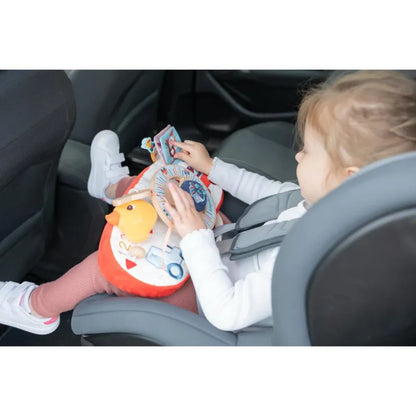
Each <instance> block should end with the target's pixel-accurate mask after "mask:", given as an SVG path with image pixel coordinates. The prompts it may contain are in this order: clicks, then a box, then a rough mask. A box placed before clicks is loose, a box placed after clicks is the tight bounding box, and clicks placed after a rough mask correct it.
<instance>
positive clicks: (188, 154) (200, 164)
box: [170, 140, 213, 175]
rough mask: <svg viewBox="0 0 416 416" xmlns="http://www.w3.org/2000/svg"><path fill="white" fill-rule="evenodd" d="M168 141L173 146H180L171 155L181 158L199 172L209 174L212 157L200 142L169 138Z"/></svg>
mask: <svg viewBox="0 0 416 416" xmlns="http://www.w3.org/2000/svg"><path fill="white" fill-rule="evenodd" d="M170 143H171V144H172V145H174V146H175V147H180V148H181V151H180V152H177V153H175V155H174V156H173V157H174V158H175V159H181V160H183V161H184V162H186V163H187V164H188V165H189V166H192V167H193V168H194V169H196V170H198V171H199V172H202V173H205V175H209V172H210V171H211V168H212V163H213V159H212V158H211V157H210V155H209V153H208V150H207V149H206V148H205V146H204V145H203V144H202V143H198V142H194V141H192V140H185V141H184V142H175V141H174V140H171V141H170Z"/></svg>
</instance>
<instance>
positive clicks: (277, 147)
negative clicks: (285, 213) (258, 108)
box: [215, 121, 296, 182]
mask: <svg viewBox="0 0 416 416" xmlns="http://www.w3.org/2000/svg"><path fill="white" fill-rule="evenodd" d="M294 138H295V126H294V125H293V124H291V123H286V122H283V121H270V122H267V123H260V124H256V125H253V126H250V127H246V128H244V129H241V130H238V131H236V132H235V133H233V134H231V135H230V136H229V137H227V138H226V139H225V140H224V142H223V143H222V144H221V146H220V148H219V149H218V151H217V152H216V154H215V155H216V156H218V157H219V158H220V159H222V160H224V162H229V163H234V164H235V165H237V166H239V167H242V168H245V169H247V170H250V171H252V172H257V173H259V174H261V175H263V176H266V177H268V178H271V179H278V180H280V181H292V182H296V161H295V151H294V147H293V141H294Z"/></svg>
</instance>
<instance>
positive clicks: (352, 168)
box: [346, 166, 360, 176]
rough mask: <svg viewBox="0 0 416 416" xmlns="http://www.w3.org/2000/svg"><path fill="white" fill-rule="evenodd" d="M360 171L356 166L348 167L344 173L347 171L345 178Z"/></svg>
mask: <svg viewBox="0 0 416 416" xmlns="http://www.w3.org/2000/svg"><path fill="white" fill-rule="evenodd" d="M359 170H360V168H359V167H358V166H348V167H347V169H346V171H347V176H351V175H353V174H354V173H357V172H358V171H359Z"/></svg>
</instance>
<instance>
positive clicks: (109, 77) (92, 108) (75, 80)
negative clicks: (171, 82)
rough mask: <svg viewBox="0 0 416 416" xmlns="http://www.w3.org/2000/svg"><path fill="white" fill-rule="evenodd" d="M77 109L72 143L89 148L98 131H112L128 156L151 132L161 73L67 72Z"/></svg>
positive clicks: (156, 71) (124, 71)
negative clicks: (78, 143)
mask: <svg viewBox="0 0 416 416" xmlns="http://www.w3.org/2000/svg"><path fill="white" fill-rule="evenodd" d="M67 73H68V77H69V79H70V80H71V83H72V87H73V90H74V95H75V102H76V106H77V119H76V121H75V125H74V129H73V131H72V134H71V140H76V141H78V142H81V143H85V144H88V145H90V144H91V142H92V139H93V138H94V136H95V135H96V134H97V133H98V132H99V131H101V130H108V129H109V130H113V131H115V132H116V133H117V134H118V136H119V139H120V150H121V152H123V153H124V154H126V155H127V154H128V153H129V152H130V150H131V149H133V147H135V146H137V145H138V139H140V138H142V137H146V136H148V135H150V134H151V133H152V129H153V128H154V125H155V122H156V115H157V107H158V104H159V100H158V98H159V94H160V91H161V88H162V81H163V76H164V71H158V70H152V71H144V70H140V71H138V70H134V71H132V70H73V71H67Z"/></svg>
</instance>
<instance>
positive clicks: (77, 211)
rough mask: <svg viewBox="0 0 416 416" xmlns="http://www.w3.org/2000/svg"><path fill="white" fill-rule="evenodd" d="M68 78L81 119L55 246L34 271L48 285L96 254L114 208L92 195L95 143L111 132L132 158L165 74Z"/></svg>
mask: <svg viewBox="0 0 416 416" xmlns="http://www.w3.org/2000/svg"><path fill="white" fill-rule="evenodd" d="M67 74H68V77H69V79H70V80H71V84H72V88H73V90H74V95H75V103H76V110H77V116H76V121H75V125H74V128H73V131H72V134H71V136H70V139H69V140H68V141H67V143H66V145H65V147H64V149H63V152H62V157H61V160H60V162H59V168H58V192H57V216H58V227H57V232H56V233H55V236H54V244H53V247H52V248H51V250H49V251H48V253H47V254H46V256H45V257H44V258H43V259H42V262H41V263H40V264H39V265H38V267H37V269H36V271H35V273H36V274H37V275H39V276H42V278H43V279H46V280H54V279H56V278H57V277H59V276H60V275H62V274H63V273H65V272H66V271H67V270H68V269H69V268H71V267H72V266H74V265H75V264H77V263H79V262H80V261H82V260H83V259H84V258H85V257H86V256H88V255H89V254H90V253H92V252H93V251H95V250H97V248H98V242H99V239H100V235H101V231H102V229H103V227H104V225H105V219H104V216H105V215H106V214H108V213H109V210H110V207H109V206H108V205H107V204H106V203H105V202H103V201H100V200H98V199H94V198H91V196H90V195H89V194H88V191H87V182H88V176H89V173H90V169H91V161H90V145H91V142H92V139H93V138H94V136H95V135H96V134H97V133H98V132H99V131H101V130H103V129H111V130H113V131H115V132H116V133H117V134H118V136H119V139H120V151H122V152H123V153H125V154H126V156H127V154H128V152H129V151H130V150H131V149H132V148H133V147H134V146H137V145H138V144H139V143H140V139H141V138H142V137H145V136H150V135H151V134H152V132H153V128H154V124H155V122H156V115H157V107H158V104H159V100H158V98H159V94H160V90H161V87H162V81H163V75H164V71H158V70H154V71H153V70H152V71H144V70H143V71H136V70H134V71H127V70H96V71H95V70H94V71H91V70H79V71H78V70H75V71H67ZM143 152H144V153H145V154H146V157H148V153H147V152H146V151H145V150H143Z"/></svg>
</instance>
